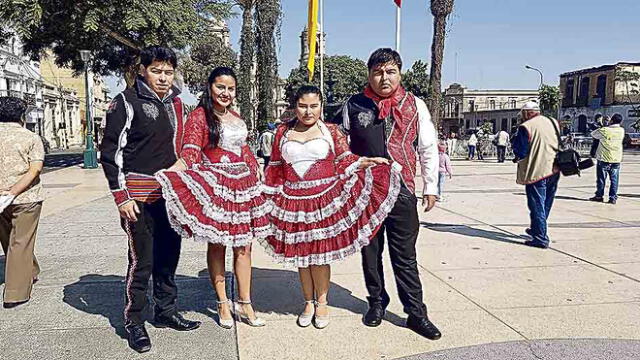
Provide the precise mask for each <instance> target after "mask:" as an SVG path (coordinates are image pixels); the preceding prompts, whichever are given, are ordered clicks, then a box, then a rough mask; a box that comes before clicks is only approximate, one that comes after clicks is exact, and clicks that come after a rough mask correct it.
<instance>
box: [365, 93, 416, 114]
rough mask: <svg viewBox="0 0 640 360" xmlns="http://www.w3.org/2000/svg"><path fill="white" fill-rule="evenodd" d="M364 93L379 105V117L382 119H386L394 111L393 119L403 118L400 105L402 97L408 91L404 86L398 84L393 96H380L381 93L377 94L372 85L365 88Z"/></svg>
mask: <svg viewBox="0 0 640 360" xmlns="http://www.w3.org/2000/svg"><path fill="white" fill-rule="evenodd" d="M364 95H365V96H366V97H368V98H369V99H371V100H373V102H374V103H375V104H376V106H377V107H378V112H379V113H380V114H379V115H378V117H379V118H380V119H386V118H387V116H389V115H390V114H391V113H393V119H394V120H396V121H399V120H400V119H402V111H401V110H400V108H399V107H398V105H400V102H401V101H402V99H404V97H405V95H406V91H405V90H404V88H403V87H402V86H398V88H397V89H396V91H394V92H393V93H392V94H391V96H388V97H386V98H383V97H380V95H378V94H376V93H375V91H373V89H372V88H371V86H370V85H367V87H366V88H365V89H364Z"/></svg>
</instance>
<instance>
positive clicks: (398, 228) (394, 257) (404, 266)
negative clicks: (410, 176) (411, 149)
mask: <svg viewBox="0 0 640 360" xmlns="http://www.w3.org/2000/svg"><path fill="white" fill-rule="evenodd" d="M417 204H418V199H417V198H416V196H415V195H414V194H413V193H412V192H410V191H409V190H408V189H407V188H406V187H405V186H404V185H403V186H402V189H401V190H400V194H399V195H398V200H397V201H396V204H395V206H394V207H393V210H391V212H390V213H389V216H388V217H387V219H386V220H385V221H384V223H383V225H382V227H381V228H380V230H379V231H378V233H377V234H376V235H375V236H374V238H373V239H371V243H370V244H369V245H368V246H366V247H365V248H363V249H362V268H363V271H364V279H365V282H366V285H367V291H368V292H369V296H368V297H367V299H368V301H369V305H373V304H381V305H382V306H383V307H386V306H387V305H388V304H389V294H388V293H387V291H386V289H385V287H384V271H383V268H382V252H383V249H384V238H385V233H386V236H387V243H388V245H389V257H390V258H391V266H392V267H393V274H394V275H395V279H396V285H397V287H398V295H399V296H400V301H401V302H402V305H403V306H404V312H405V313H407V314H409V315H411V316H415V317H425V316H426V315H427V307H426V306H425V305H424V303H423V302H422V284H421V283H420V275H419V273H418V262H417V261H416V240H417V239H418V231H419V227H420V222H419V221H418V210H417Z"/></svg>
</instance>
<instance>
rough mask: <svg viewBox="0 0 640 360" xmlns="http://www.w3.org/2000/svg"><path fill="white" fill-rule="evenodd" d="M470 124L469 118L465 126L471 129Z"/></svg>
mask: <svg viewBox="0 0 640 360" xmlns="http://www.w3.org/2000/svg"><path fill="white" fill-rule="evenodd" d="M469 125H471V122H470V121H469V120H467V121H465V128H467V129H469Z"/></svg>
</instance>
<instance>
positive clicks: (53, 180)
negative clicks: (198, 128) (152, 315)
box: [0, 154, 640, 360]
mask: <svg viewBox="0 0 640 360" xmlns="http://www.w3.org/2000/svg"><path fill="white" fill-rule="evenodd" d="M453 166H454V174H455V175H454V178H453V180H450V181H448V182H447V184H446V191H445V193H446V201H445V202H443V203H439V205H438V208H436V209H435V210H433V211H432V212H430V213H428V214H421V221H422V225H423V229H422V230H421V234H420V238H419V242H418V263H419V266H420V271H421V278H422V280H423V286H424V290H425V291H424V293H425V295H424V300H425V303H426V304H427V306H428V308H429V314H430V317H431V319H432V320H433V321H434V322H435V323H436V324H437V325H438V326H439V327H441V329H442V331H443V334H444V336H443V338H442V339H441V340H439V341H435V342H434V341H428V340H425V339H422V338H420V337H418V336H417V335H414V334H413V333H412V332H411V331H409V330H407V329H405V328H404V327H403V321H404V320H403V319H404V318H405V315H404V313H403V311H402V306H401V304H400V303H399V301H398V299H397V297H396V296H395V284H394V280H393V276H392V273H391V271H390V270H391V268H390V264H389V263H388V259H385V261H386V269H388V271H387V284H388V285H387V286H388V287H389V290H390V291H389V292H390V293H391V294H392V298H393V299H392V303H391V304H390V306H389V309H388V310H389V311H388V313H387V320H388V321H385V322H384V323H383V324H382V325H381V326H380V327H379V328H374V329H371V328H367V327H365V326H363V325H362V324H361V317H362V314H363V313H364V312H365V311H366V308H367V305H366V290H365V287H364V280H363V278H362V274H361V271H360V260H359V258H358V257H353V258H352V259H350V260H347V261H345V262H343V263H340V264H337V265H335V266H333V267H332V288H331V293H330V304H331V306H332V309H331V314H332V323H331V325H330V326H329V327H328V328H326V329H324V330H316V329H314V328H312V327H311V328H306V329H301V328H298V327H297V326H296V324H295V318H296V316H297V313H298V312H299V311H301V309H302V297H301V294H300V286H299V284H298V278H297V273H296V272H295V271H294V270H293V269H284V268H282V267H280V266H278V265H276V264H274V263H273V262H272V261H271V260H270V258H268V256H267V255H266V254H265V252H264V251H263V250H262V249H261V248H260V247H259V245H257V246H255V248H254V255H253V259H254V276H253V279H254V280H253V301H254V303H255V306H256V308H257V310H258V311H260V314H261V316H263V317H265V318H266V319H267V320H268V324H267V326H266V327H264V328H250V327H248V326H247V325H244V324H240V325H239V326H237V327H236V329H234V330H231V331H230V330H223V329H221V328H220V327H219V326H218V325H217V324H216V323H215V321H214V319H215V318H216V314H215V313H216V310H215V295H213V290H212V288H211V285H210V284H209V281H208V276H207V272H206V261H205V247H204V246H203V245H202V244H195V243H192V242H189V241H185V242H184V243H183V247H182V257H181V261H180V266H179V269H178V284H179V291H180V298H179V307H180V309H181V310H183V311H184V312H185V313H186V315H187V316H189V317H190V318H195V319H199V320H201V321H203V322H204V323H203V326H202V328H201V329H199V330H197V331H195V332H191V333H178V332H174V331H171V330H166V329H155V328H153V327H151V326H149V327H148V328H149V330H150V334H151V336H152V341H153V349H152V351H151V352H150V353H148V354H144V355H139V354H135V353H132V352H131V351H130V350H129V349H128V348H127V344H126V340H124V339H123V335H124V334H123V332H122V329H121V327H122V316H121V313H122V307H123V303H124V294H123V279H124V274H125V270H126V249H127V245H126V238H125V236H124V234H123V233H122V231H121V229H120V227H119V225H118V218H117V214H116V211H115V206H114V205H113V203H112V201H111V199H110V195H109V192H108V190H107V188H106V184H105V182H104V180H103V178H102V173H101V171H100V170H83V169H80V168H78V167H72V168H67V169H63V170H58V171H54V172H50V173H47V174H45V175H44V176H43V182H44V184H45V188H46V191H47V198H48V200H47V202H46V203H45V207H44V211H43V218H42V222H41V227H40V230H39V238H38V243H37V247H36V254H37V255H38V257H39V260H40V262H41V266H42V268H43V272H42V274H41V281H40V282H39V283H38V284H37V285H36V286H35V288H34V293H33V299H32V301H31V302H30V303H29V304H28V305H25V306H21V307H18V308H15V309H10V310H5V309H0V358H2V359H129V358H131V359H133V358H135V359H138V358H152V359H201V358H208V359H238V358H240V359H243V360H244V359H392V358H401V357H406V356H411V357H410V359H586V358H589V359H627V358H628V359H632V358H640V345H638V344H639V343H638V342H636V341H635V340H639V339H640V257H639V255H640V243H639V241H638V240H637V239H638V236H637V232H638V227H639V226H640V218H639V215H640V206H639V205H640V178H638V174H640V156H638V155H635V154H633V155H631V154H630V155H628V156H627V157H626V159H625V163H624V164H623V168H622V175H621V187H620V194H621V198H620V200H619V202H618V205H616V206H611V205H607V204H598V203H591V202H588V201H585V199H587V198H588V197H590V196H591V195H592V193H593V191H594V183H595V173H594V170H593V169H591V170H589V171H586V172H585V173H584V174H583V176H582V177H572V178H562V179H561V183H560V190H559V193H558V199H557V201H556V204H555V206H554V209H553V213H552V215H551V218H550V224H551V225H550V236H551V238H552V246H551V248H550V249H548V250H540V249H532V248H528V247H525V246H523V245H521V243H522V242H523V241H524V239H525V235H523V234H524V228H525V227H526V226H527V223H528V213H527V209H526V199H525V197H524V189H523V188H522V187H520V186H518V185H516V184H515V182H514V172H515V166H514V165H513V164H511V163H505V164H495V163H492V162H468V161H455V162H454V163H453ZM3 265H4V258H3V257H0V267H1V268H2V269H0V288H2V287H3V285H2V284H3V283H4V280H3V279H4V274H3V273H2V272H3V271H4V266H3ZM549 339H551V340H549ZM553 339H558V340H553ZM561 355H562V356H561Z"/></svg>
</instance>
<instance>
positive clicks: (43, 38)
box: [0, 0, 231, 80]
mask: <svg viewBox="0 0 640 360" xmlns="http://www.w3.org/2000/svg"><path fill="white" fill-rule="evenodd" d="M2 2H3V3H2V6H0V19H2V20H1V21H2V23H3V25H5V26H8V27H11V28H13V29H15V31H16V32H17V34H18V35H19V36H20V38H21V40H22V42H23V44H24V51H25V52H26V53H27V54H29V55H30V56H31V57H32V58H34V59H38V58H40V57H41V56H42V55H43V54H44V53H45V52H46V51H47V50H48V49H51V50H52V51H53V54H54V56H55V60H56V63H57V64H58V65H60V66H67V67H71V68H73V69H74V70H76V71H78V72H80V71H81V70H82V69H83V63H82V61H81V59H80V56H79V53H78V51H79V50H81V49H86V50H90V51H91V52H92V55H93V59H94V61H93V62H92V64H91V66H92V71H94V72H96V73H98V74H102V75H106V74H111V73H115V74H118V75H123V74H126V73H129V74H130V73H131V72H132V71H133V73H135V67H134V65H135V63H136V56H137V54H138V52H139V49H141V48H143V47H145V46H148V45H154V44H161V45H166V46H170V47H172V48H175V49H185V48H188V47H189V46H191V45H192V44H193V43H194V40H195V39H198V38H199V37H200V36H202V34H203V33H207V32H208V29H209V27H210V26H211V24H212V22H213V20H212V19H222V18H226V17H228V16H229V15H230V14H231V12H230V7H231V3H230V2H229V0H165V1H151V0H82V1H75V0H74V1H71V0H2ZM128 80H129V79H128Z"/></svg>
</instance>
